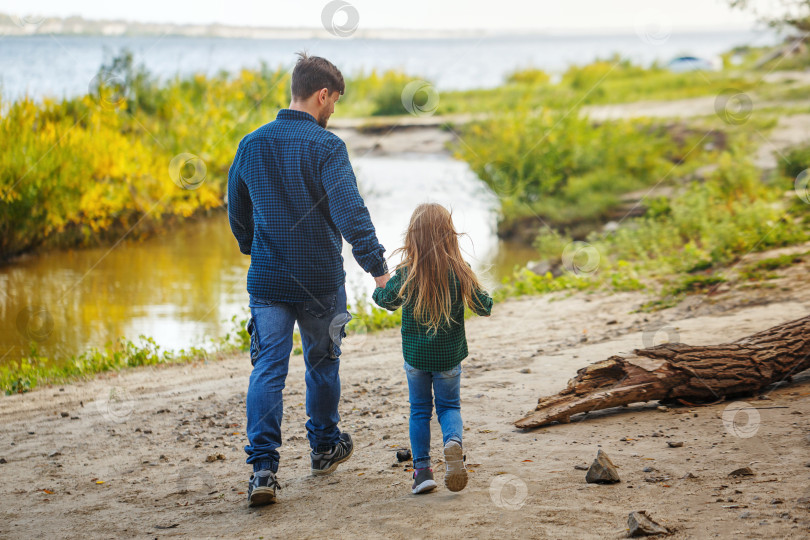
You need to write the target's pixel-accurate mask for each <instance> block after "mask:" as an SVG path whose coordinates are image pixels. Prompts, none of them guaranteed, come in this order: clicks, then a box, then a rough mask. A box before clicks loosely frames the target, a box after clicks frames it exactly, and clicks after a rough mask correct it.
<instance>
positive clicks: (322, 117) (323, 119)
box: [318, 111, 330, 129]
mask: <svg viewBox="0 0 810 540" xmlns="http://www.w3.org/2000/svg"><path fill="white" fill-rule="evenodd" d="M329 116H330V115H329V113H328V112H326V111H323V112H322V113H321V114H319V115H318V125H319V126H321V127H322V128H323V129H326V124H327V123H328V122H329Z"/></svg>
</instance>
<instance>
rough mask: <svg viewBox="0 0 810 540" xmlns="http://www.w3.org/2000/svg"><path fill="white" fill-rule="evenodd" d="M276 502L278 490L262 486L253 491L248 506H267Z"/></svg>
mask: <svg viewBox="0 0 810 540" xmlns="http://www.w3.org/2000/svg"><path fill="white" fill-rule="evenodd" d="M275 502H276V490H275V489H273V488H271V487H265V486H260V487H257V488H256V489H254V490H253V492H252V493H251V494H250V499H248V506H250V507H254V506H266V505H268V504H274V503H275Z"/></svg>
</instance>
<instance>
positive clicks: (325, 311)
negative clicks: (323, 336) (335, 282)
mask: <svg viewBox="0 0 810 540" xmlns="http://www.w3.org/2000/svg"><path fill="white" fill-rule="evenodd" d="M336 305H337V293H332V294H327V295H325V296H321V297H319V298H314V297H313V298H311V299H310V300H307V301H306V302H304V311H306V312H307V313H308V314H309V315H311V316H313V317H315V318H316V319H322V318H324V317H325V316H327V315H331V314H332V313H334V311H335V306H336Z"/></svg>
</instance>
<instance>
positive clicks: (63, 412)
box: [59, 411, 70, 418]
mask: <svg viewBox="0 0 810 540" xmlns="http://www.w3.org/2000/svg"><path fill="white" fill-rule="evenodd" d="M59 416H61V417H62V418H67V417H68V416H70V413H67V412H65V411H62V412H60V413H59Z"/></svg>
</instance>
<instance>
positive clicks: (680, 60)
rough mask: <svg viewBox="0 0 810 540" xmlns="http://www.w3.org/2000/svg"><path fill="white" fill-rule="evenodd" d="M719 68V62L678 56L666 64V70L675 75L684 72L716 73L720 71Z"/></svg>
mask: <svg viewBox="0 0 810 540" xmlns="http://www.w3.org/2000/svg"><path fill="white" fill-rule="evenodd" d="M720 67H721V65H720V62H719V61H712V60H708V59H706V58H698V57H697V56H679V57H677V58H673V59H672V60H670V61H669V63H668V64H667V69H669V70H670V71H673V72H675V73H682V72H685V71H716V70H718V69H720Z"/></svg>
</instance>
